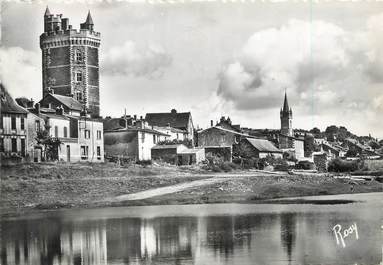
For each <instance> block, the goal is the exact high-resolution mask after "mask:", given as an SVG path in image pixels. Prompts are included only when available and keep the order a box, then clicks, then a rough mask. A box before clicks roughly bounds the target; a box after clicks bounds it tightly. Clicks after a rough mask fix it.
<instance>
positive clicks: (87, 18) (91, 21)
mask: <svg viewBox="0 0 383 265" xmlns="http://www.w3.org/2000/svg"><path fill="white" fill-rule="evenodd" d="M85 24H88V25H94V24H93V19H92V15H91V14H90V10H89V11H88V16H87V17H86V21H85Z"/></svg>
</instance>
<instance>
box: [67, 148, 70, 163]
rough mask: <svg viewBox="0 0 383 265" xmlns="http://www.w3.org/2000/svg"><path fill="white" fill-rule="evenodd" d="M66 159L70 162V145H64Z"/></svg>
mask: <svg viewBox="0 0 383 265" xmlns="http://www.w3.org/2000/svg"><path fill="white" fill-rule="evenodd" d="M66 161H67V162H70V145H67V146H66Z"/></svg>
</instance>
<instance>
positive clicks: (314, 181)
mask: <svg viewBox="0 0 383 265" xmlns="http://www.w3.org/2000/svg"><path fill="white" fill-rule="evenodd" d="M382 191H383V184H382V183H380V182H378V181H375V180H371V181H368V180H367V181H365V180H362V181H353V180H349V179H344V178H334V177H332V176H330V175H319V174H318V175H264V176H254V177H253V176H249V177H241V178H237V179H232V180H229V181H227V182H224V183H218V184H214V185H211V186H205V187H201V188H197V189H191V190H185V191H182V192H179V193H176V194H170V195H164V196H161V197H154V198H150V199H146V200H143V201H140V202H137V203H138V204H142V205H150V204H192V203H222V202H228V203H229V202H238V203H242V202H246V203H265V202H266V201H267V200H269V199H274V198H286V197H299V196H315V195H333V194H347V193H364V192H382Z"/></svg>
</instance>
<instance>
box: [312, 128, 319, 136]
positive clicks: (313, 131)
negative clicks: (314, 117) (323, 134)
mask: <svg viewBox="0 0 383 265" xmlns="http://www.w3.org/2000/svg"><path fill="white" fill-rule="evenodd" d="M310 133H312V134H320V130H319V128H318V127H314V128H312V129H311V130H310Z"/></svg>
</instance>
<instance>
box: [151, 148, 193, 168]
mask: <svg viewBox="0 0 383 265" xmlns="http://www.w3.org/2000/svg"><path fill="white" fill-rule="evenodd" d="M185 149H188V148H187V147H186V145H183V144H169V145H155V146H153V147H152V149H151V153H152V159H153V160H162V161H165V162H168V163H171V164H177V154H178V153H179V152H180V151H182V150H185Z"/></svg>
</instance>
